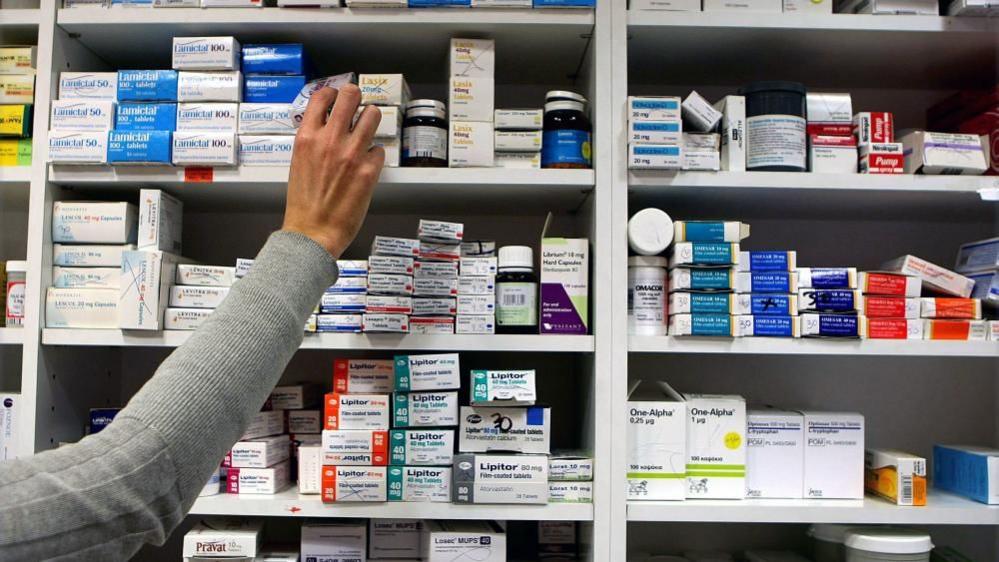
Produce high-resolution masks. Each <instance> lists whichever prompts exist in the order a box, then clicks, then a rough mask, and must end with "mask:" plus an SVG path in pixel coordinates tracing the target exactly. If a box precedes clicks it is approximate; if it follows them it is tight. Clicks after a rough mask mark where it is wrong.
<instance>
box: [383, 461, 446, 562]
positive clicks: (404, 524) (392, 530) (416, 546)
mask: <svg viewBox="0 0 999 562" xmlns="http://www.w3.org/2000/svg"><path fill="white" fill-rule="evenodd" d="M448 470H450V469H448ZM449 480H450V475H449ZM389 499H390V500H391V498H389ZM422 532H423V522H422V521H419V520H415V519H374V518H372V519H369V520H368V556H369V557H370V558H374V559H378V560H381V559H383V558H387V559H398V558H419V557H420V555H421V551H420V546H421V544H420V538H421V534H422Z"/></svg>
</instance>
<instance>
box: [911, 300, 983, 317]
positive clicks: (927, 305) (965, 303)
mask: <svg viewBox="0 0 999 562" xmlns="http://www.w3.org/2000/svg"><path fill="white" fill-rule="evenodd" d="M920 303H921V304H920V311H921V312H920V316H921V317H923V318H949V319H954V320H981V319H982V301H981V300H979V299H958V298H924V299H921V300H920Z"/></svg>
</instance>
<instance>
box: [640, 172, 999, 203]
mask: <svg viewBox="0 0 999 562" xmlns="http://www.w3.org/2000/svg"><path fill="white" fill-rule="evenodd" d="M628 183H629V185H630V186H631V188H632V190H636V189H651V188H671V189H674V188H675V189H698V190H700V189H703V188H731V189H791V190H804V189H809V190H831V191H842V192H850V193H851V195H856V193H854V192H857V191H871V192H875V191H891V192H901V193H902V194H904V193H906V192H911V193H914V194H925V193H934V192H939V193H944V194H974V195H978V196H980V197H982V198H994V197H996V196H997V195H999V177H996V176H923V175H912V174H900V175H877V174H811V173H788V172H672V173H671V172H666V171H652V170H650V171H638V170H632V171H631V172H629V174H628ZM895 196H896V197H898V196H899V193H896V194H895Z"/></svg>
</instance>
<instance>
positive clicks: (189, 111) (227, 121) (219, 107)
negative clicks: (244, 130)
mask: <svg viewBox="0 0 999 562" xmlns="http://www.w3.org/2000/svg"><path fill="white" fill-rule="evenodd" d="M238 125H239V104H238V103H211V102H209V103H179V104H177V130H178V131H188V132H190V131H219V132H225V133H235V132H236V128H237V127H238Z"/></svg>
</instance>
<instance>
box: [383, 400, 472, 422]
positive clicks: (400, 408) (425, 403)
mask: <svg viewBox="0 0 999 562" xmlns="http://www.w3.org/2000/svg"><path fill="white" fill-rule="evenodd" d="M455 425H458V392H457V391H452V392H408V393H404V392H398V393H396V394H395V398H394V404H393V408H392V426H393V427H421V426H422V427H447V426H455Z"/></svg>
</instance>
